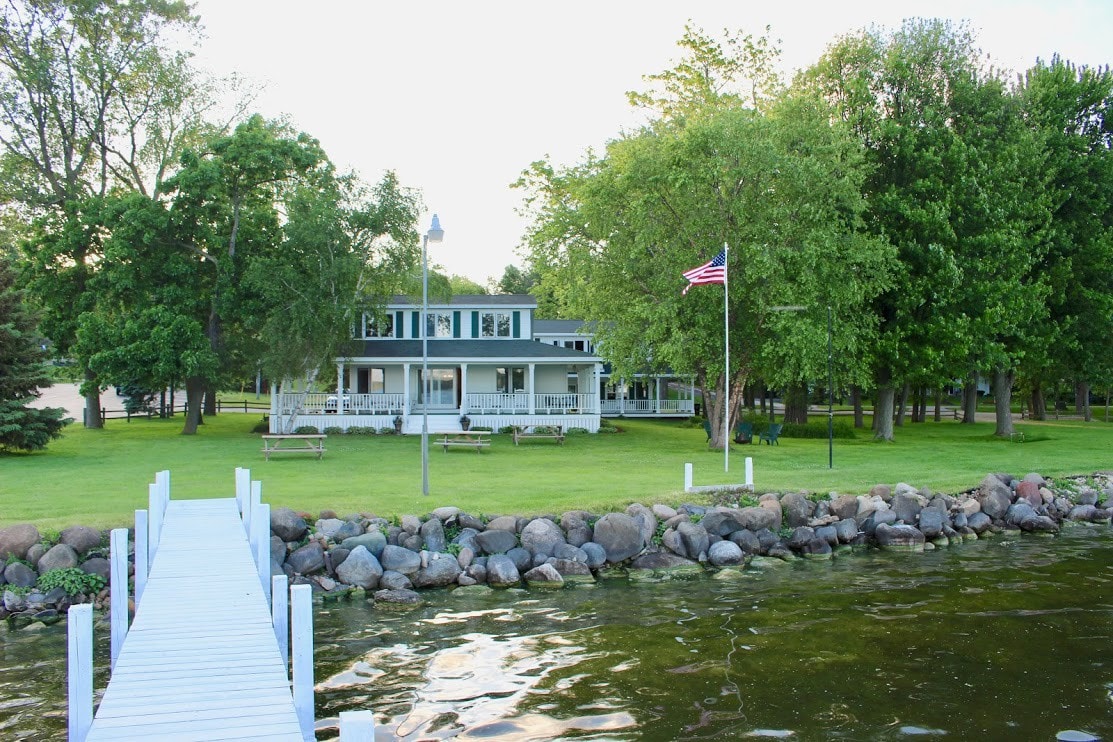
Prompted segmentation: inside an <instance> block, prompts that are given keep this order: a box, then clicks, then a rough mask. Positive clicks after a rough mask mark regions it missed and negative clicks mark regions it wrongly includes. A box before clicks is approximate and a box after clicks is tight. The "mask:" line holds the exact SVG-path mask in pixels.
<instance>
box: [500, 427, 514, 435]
mask: <svg viewBox="0 0 1113 742" xmlns="http://www.w3.org/2000/svg"><path fill="white" fill-rule="evenodd" d="M499 432H500V433H502V434H503V435H510V434H511V433H513V432H514V426H513V425H503V426H502V427H501V428H499Z"/></svg>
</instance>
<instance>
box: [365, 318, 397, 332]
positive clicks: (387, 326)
mask: <svg viewBox="0 0 1113 742" xmlns="http://www.w3.org/2000/svg"><path fill="white" fill-rule="evenodd" d="M363 336H364V337H365V338H392V337H394V315H393V314H384V315H382V316H376V315H374V314H365V315H363Z"/></svg>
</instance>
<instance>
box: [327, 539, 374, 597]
mask: <svg viewBox="0 0 1113 742" xmlns="http://www.w3.org/2000/svg"><path fill="white" fill-rule="evenodd" d="M336 576H337V577H339V578H340V580H341V581H342V582H345V583H347V584H348V585H356V586H358V587H362V588H363V589H364V590H375V589H376V588H378V587H379V580H380V579H381V578H382V576H383V566H382V565H381V564H379V560H378V559H376V558H375V555H374V554H372V553H371V552H370V551H368V550H367V547H366V546H357V547H355V548H354V549H352V550H351V552H349V554H348V558H347V559H345V560H344V561H343V562H342V563H341V564H340V566H339V567H337V568H336Z"/></svg>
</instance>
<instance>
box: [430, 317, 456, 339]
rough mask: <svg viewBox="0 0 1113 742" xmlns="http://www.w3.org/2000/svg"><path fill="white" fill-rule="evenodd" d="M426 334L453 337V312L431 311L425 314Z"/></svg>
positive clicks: (435, 336)
mask: <svg viewBox="0 0 1113 742" xmlns="http://www.w3.org/2000/svg"><path fill="white" fill-rule="evenodd" d="M425 336H426V337H431V338H450V337H452V312H429V313H428V314H426V315H425Z"/></svg>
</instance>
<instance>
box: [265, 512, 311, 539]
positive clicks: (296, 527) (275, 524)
mask: <svg viewBox="0 0 1113 742" xmlns="http://www.w3.org/2000/svg"><path fill="white" fill-rule="evenodd" d="M308 530H309V526H307V525H306V524H305V518H302V517H301V516H300V515H298V514H297V513H296V512H294V511H293V510H291V509H290V508H272V509H271V533H273V534H274V535H275V536H278V537H279V538H280V539H282V540H283V541H300V540H301V538H302V536H304V535H305V532H306V531H308Z"/></svg>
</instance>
